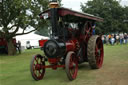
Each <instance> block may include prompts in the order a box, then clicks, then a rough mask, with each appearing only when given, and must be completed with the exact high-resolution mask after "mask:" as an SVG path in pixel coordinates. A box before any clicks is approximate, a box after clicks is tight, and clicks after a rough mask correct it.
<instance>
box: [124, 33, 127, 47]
mask: <svg viewBox="0 0 128 85" xmlns="http://www.w3.org/2000/svg"><path fill="white" fill-rule="evenodd" d="M124 44H127V33H125V34H124Z"/></svg>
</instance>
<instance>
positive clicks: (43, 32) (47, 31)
mask: <svg viewBox="0 0 128 85" xmlns="http://www.w3.org/2000/svg"><path fill="white" fill-rule="evenodd" d="M57 1H58V3H59V6H60V7H61V6H62V4H61V1H62V0H57ZM49 26H50V22H49V21H47V25H46V26H45V27H43V28H44V29H42V28H40V29H38V30H36V32H35V34H38V35H42V36H49V34H48V33H49V32H50V30H51V29H48V27H49Z"/></svg>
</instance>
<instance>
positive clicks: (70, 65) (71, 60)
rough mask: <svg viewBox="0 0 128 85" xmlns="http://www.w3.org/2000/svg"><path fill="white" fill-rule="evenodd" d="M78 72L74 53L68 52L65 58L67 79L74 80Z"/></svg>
mask: <svg viewBox="0 0 128 85" xmlns="http://www.w3.org/2000/svg"><path fill="white" fill-rule="evenodd" d="M77 72H78V61H77V58H76V57H75V55H74V53H73V52H72V53H70V52H69V54H68V55H67V58H66V73H67V76H68V78H69V80H74V79H75V78H76V76H77Z"/></svg>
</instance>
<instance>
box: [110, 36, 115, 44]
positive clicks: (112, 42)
mask: <svg viewBox="0 0 128 85" xmlns="http://www.w3.org/2000/svg"><path fill="white" fill-rule="evenodd" d="M114 42H115V38H114V36H112V37H111V45H114Z"/></svg>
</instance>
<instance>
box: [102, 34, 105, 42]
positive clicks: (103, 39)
mask: <svg viewBox="0 0 128 85" xmlns="http://www.w3.org/2000/svg"><path fill="white" fill-rule="evenodd" d="M102 42H103V44H104V42H105V38H104V35H102Z"/></svg>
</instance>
